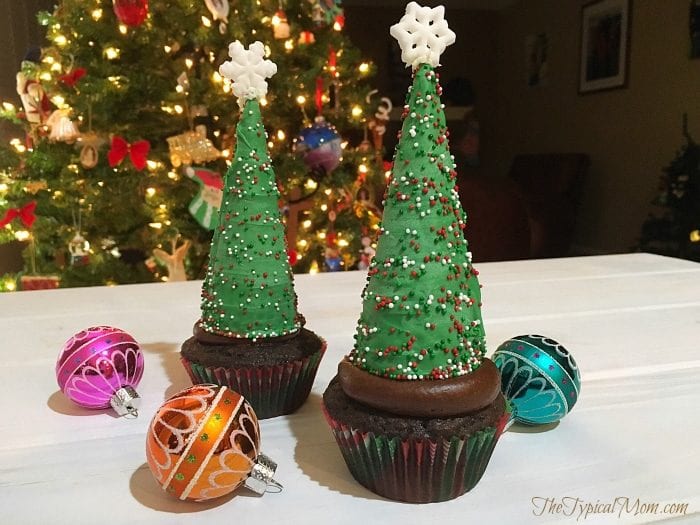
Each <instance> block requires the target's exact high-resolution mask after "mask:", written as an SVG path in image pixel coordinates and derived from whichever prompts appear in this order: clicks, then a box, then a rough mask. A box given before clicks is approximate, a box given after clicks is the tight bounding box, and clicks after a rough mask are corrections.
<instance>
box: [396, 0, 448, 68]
mask: <svg viewBox="0 0 700 525" xmlns="http://www.w3.org/2000/svg"><path fill="white" fill-rule="evenodd" d="M390 33H391V36H393V37H394V38H395V39H396V40H398V42H399V46H401V60H403V61H404V63H405V64H406V67H408V66H411V67H413V69H414V70H415V69H416V68H418V66H420V65H421V64H428V65H430V66H432V67H437V66H439V65H440V55H442V53H443V52H444V51H445V49H446V48H447V46H449V45H451V44H454V42H455V39H456V35H455V34H454V31H452V30H451V29H450V28H449V27H448V26H447V20H445V7H444V6H441V5H440V6H437V7H422V6H420V5H418V4H417V3H416V2H410V3H409V4H408V5H407V6H406V14H405V15H404V16H402V17H401V20H400V21H399V23H398V24H394V25H393V26H391V30H390Z"/></svg>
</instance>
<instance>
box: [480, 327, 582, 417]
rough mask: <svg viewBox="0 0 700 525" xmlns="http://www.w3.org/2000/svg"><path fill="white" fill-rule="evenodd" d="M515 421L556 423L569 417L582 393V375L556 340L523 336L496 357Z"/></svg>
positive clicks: (499, 348) (508, 342)
mask: <svg viewBox="0 0 700 525" xmlns="http://www.w3.org/2000/svg"><path fill="white" fill-rule="evenodd" d="M492 360H493V362H494V363H495V365H496V367H497V368H498V370H499V371H500V372H501V390H502V391H503V395H504V397H505V398H506V399H507V400H508V401H509V402H510V404H511V405H512V408H513V415H512V419H513V420H515V421H517V422H518V423H524V424H526V425H543V424H547V423H554V422H556V421H559V420H560V419H561V418H563V417H564V416H565V415H566V414H568V413H569V412H570V411H571V409H572V408H573V407H574V405H575V404H576V401H577V400H578V396H579V393H580V391H581V375H580V374H579V370H578V366H577V365H576V361H575V360H574V356H572V355H571V354H570V353H569V351H568V350H567V349H566V348H564V347H563V346H562V345H561V344H559V343H558V342H556V341H555V340H554V339H550V338H548V337H544V336H541V335H519V336H517V337H513V338H511V339H508V341H506V342H505V343H503V344H502V345H501V346H499V347H498V349H497V350H496V351H495V352H494V354H493V357H492Z"/></svg>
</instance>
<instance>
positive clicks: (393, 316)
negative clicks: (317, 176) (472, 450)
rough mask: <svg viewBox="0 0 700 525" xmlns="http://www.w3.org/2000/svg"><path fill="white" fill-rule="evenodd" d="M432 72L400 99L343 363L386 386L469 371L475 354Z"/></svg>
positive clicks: (463, 250)
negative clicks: (402, 104)
mask: <svg viewBox="0 0 700 525" xmlns="http://www.w3.org/2000/svg"><path fill="white" fill-rule="evenodd" d="M440 92H441V90H440V86H439V84H438V78H437V75H436V73H435V71H434V69H433V68H432V67H431V66H430V65H428V64H423V65H421V66H420V67H419V68H418V69H417V70H416V71H415V73H414V80H413V86H412V88H411V90H410V91H409V94H408V99H407V105H406V109H405V110H404V122H403V127H402V130H401V134H400V141H399V144H398V146H397V149H396V154H395V158H394V168H393V172H392V175H391V179H390V182H389V186H388V189H387V196H386V205H385V209H384V217H383V219H382V227H381V229H380V236H379V239H378V246H377V254H376V256H375V258H374V260H373V262H372V265H371V266H370V270H369V280H368V284H367V287H366V288H365V291H364V293H363V297H362V299H363V309H362V315H361V316H360V320H359V323H358V328H357V334H356V336H355V340H356V343H355V348H354V349H353V351H352V352H351V354H350V356H349V358H350V360H351V361H352V362H353V363H354V364H355V365H357V366H359V367H360V368H362V369H364V370H367V371H368V372H370V373H372V374H376V375H380V376H384V377H387V378H389V379H395V380H440V379H446V378H449V377H457V376H461V375H465V374H468V373H469V372H472V371H474V370H476V369H477V368H478V366H479V364H480V363H481V360H482V359H483V355H484V329H483V325H482V320H481V293H480V288H479V281H478V278H477V275H478V272H476V270H474V268H473V267H472V265H471V254H470V253H469V251H468V246H467V241H466V240H465V238H464V235H463V233H462V230H463V228H464V226H465V220H466V217H465V214H464V211H463V210H462V208H461V207H460V201H459V195H458V193H457V189H456V185H455V178H456V173H455V170H454V167H455V166H454V161H453V160H452V156H451V155H450V151H449V147H448V142H447V125H446V122H445V113H444V111H443V109H442V103H441V101H440Z"/></svg>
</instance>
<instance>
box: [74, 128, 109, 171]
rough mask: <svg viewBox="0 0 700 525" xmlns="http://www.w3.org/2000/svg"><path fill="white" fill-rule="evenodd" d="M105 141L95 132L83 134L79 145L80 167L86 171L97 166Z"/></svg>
mask: <svg viewBox="0 0 700 525" xmlns="http://www.w3.org/2000/svg"><path fill="white" fill-rule="evenodd" d="M103 142H104V140H102V139H101V138H100V137H99V136H98V135H97V133H95V132H94V131H88V132H87V133H82V134H81V135H80V136H79V137H78V145H80V146H82V147H81V149H80V165H81V166H82V167H83V168H85V169H88V170H89V169H92V168H94V167H95V166H97V163H98V162H99V160H100V153H99V148H100V146H101V145H102V143H103Z"/></svg>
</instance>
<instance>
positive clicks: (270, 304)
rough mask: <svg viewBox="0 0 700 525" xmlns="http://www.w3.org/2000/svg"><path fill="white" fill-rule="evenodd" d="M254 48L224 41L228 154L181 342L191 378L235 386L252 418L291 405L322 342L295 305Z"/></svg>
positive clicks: (269, 71)
mask: <svg viewBox="0 0 700 525" xmlns="http://www.w3.org/2000/svg"><path fill="white" fill-rule="evenodd" d="M264 52H265V51H264V46H263V45H262V43H260V42H256V43H254V44H252V45H251V46H250V48H249V50H246V49H244V48H243V46H242V45H241V44H240V43H239V42H235V43H233V44H231V46H230V48H229V53H230V55H231V58H232V59H233V60H232V61H230V62H227V63H225V64H224V65H222V66H221V69H220V72H221V74H222V75H223V76H226V77H227V78H230V79H231V80H232V81H233V91H234V94H235V95H236V96H237V97H238V98H239V105H240V106H241V115H240V120H239V122H238V126H237V128H236V139H237V140H236V152H235V156H234V159H233V163H232V164H231V166H230V167H229V169H228V171H227V173H226V180H225V187H224V193H223V199H222V204H221V209H220V210H219V215H218V224H217V227H216V229H215V230H214V237H213V239H212V244H211V252H210V255H209V265H208V268H207V274H206V276H205V279H204V284H203V286H202V303H201V310H202V315H201V319H200V320H199V321H198V322H197V323H196V324H195V327H194V335H193V337H191V338H190V339H188V340H187V341H185V342H184V344H183V345H182V350H181V356H182V362H183V364H184V366H185V368H186V370H187V372H188V374H189V375H190V377H191V379H192V381H193V382H194V383H216V384H220V385H224V386H227V387H230V388H231V389H233V390H236V391H237V392H239V393H240V394H242V395H243V396H244V397H245V398H246V399H247V401H248V402H249V403H250V404H251V405H252V406H253V408H254V409H255V412H256V414H257V415H258V417H259V418H260V419H263V418H268V417H274V416H278V415H281V414H287V413H289V412H293V411H294V410H296V409H297V408H298V407H299V406H301V404H302V403H303V402H304V401H305V400H306V398H307V397H308V395H309V391H310V390H311V386H312V384H313V380H314V378H315V376H316V371H317V369H318V365H319V363H320V361H321V357H322V356H323V354H324V352H325V349H326V344H325V341H324V340H323V339H321V338H320V337H318V336H317V335H316V334H314V333H313V332H311V331H309V330H307V329H305V328H304V318H303V316H302V315H301V314H299V312H298V311H297V297H296V293H295V291H294V282H293V275H292V270H291V267H290V264H289V260H288V257H287V248H286V241H285V232H284V225H283V224H282V222H281V217H280V211H279V207H278V202H279V199H280V194H279V190H278V189H277V184H276V181H275V174H274V171H273V168H272V164H271V161H270V157H269V154H268V151H267V134H266V133H265V128H264V127H263V124H262V118H261V115H260V104H259V99H260V97H262V96H263V95H264V94H265V92H266V90H267V83H266V82H265V78H266V77H269V76H272V75H273V74H274V73H275V72H276V70H277V68H276V66H275V64H274V63H272V62H271V61H269V60H264ZM241 58H242V60H241ZM234 62H235V63H237V65H236V67H234V66H233V65H232V64H233V63H234ZM241 64H248V65H246V66H241Z"/></svg>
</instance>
